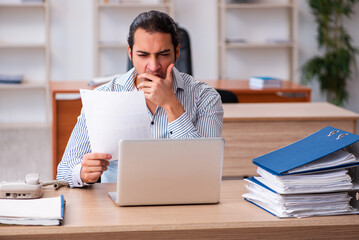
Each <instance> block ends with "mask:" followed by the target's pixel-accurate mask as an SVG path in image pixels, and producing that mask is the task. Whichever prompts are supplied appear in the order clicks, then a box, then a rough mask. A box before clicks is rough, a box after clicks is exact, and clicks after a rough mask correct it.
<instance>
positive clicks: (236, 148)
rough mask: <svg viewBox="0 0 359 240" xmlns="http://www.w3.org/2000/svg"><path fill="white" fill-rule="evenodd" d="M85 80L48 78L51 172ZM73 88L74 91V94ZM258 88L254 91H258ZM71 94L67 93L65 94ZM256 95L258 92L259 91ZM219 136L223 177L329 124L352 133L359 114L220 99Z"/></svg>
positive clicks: (246, 170)
mask: <svg viewBox="0 0 359 240" xmlns="http://www.w3.org/2000/svg"><path fill="white" fill-rule="evenodd" d="M87 83H88V82H87V81H77V82H51V83H50V88H51V96H52V104H53V107H52V111H53V115H52V116H53V126H52V132H53V158H52V159H53V176H54V177H55V176H56V167H57V165H58V163H59V162H60V161H61V158H62V155H63V153H64V150H65V147H66V145H67V141H68V139H69V137H70V134H71V131H72V129H73V127H74V126H75V124H76V121H77V117H78V115H79V114H80V111H81V107H82V105H81V99H80V96H79V89H80V88H83V89H86V88H87V89H91V87H89V86H88V84H87ZM73 94H75V96H73ZM260 94H261V91H258V93H257V96H258V97H259V96H260ZM66 96H69V97H66ZM259 98H260V97H259ZM223 108H224V120H223V131H222V137H224V139H225V140H226V145H225V153H224V165H223V177H243V176H249V175H255V174H256V172H255V167H254V166H252V165H253V164H252V163H251V160H252V159H253V158H255V157H258V156H260V155H263V154H265V153H268V152H270V151H272V150H275V149H276V148H280V147H283V146H285V145H288V144H290V143H293V142H294V141H297V140H299V139H301V138H303V137H305V136H307V135H309V134H311V133H313V132H314V131H317V130H319V129H321V128H323V127H326V126H332V127H336V128H339V129H342V130H344V131H348V132H352V133H355V131H356V125H355V124H356V121H357V119H359V114H356V113H353V112H351V111H348V110H345V109H343V108H340V107H336V106H334V105H331V104H329V103H311V102H302V103H257V104H253V103H240V104H223Z"/></svg>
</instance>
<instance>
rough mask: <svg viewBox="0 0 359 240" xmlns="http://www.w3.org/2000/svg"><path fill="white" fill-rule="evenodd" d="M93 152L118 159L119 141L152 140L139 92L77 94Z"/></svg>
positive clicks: (140, 92) (146, 114)
mask: <svg viewBox="0 0 359 240" xmlns="http://www.w3.org/2000/svg"><path fill="white" fill-rule="evenodd" d="M80 94H81V100H82V105H83V109H84V113H85V117H86V126H87V130H88V135H89V138H90V144H91V148H92V152H99V153H108V154H111V155H112V159H111V160H117V159H118V152H117V151H118V142H119V140H120V139H149V138H152V134H151V127H150V120H149V117H148V113H147V107H146V101H145V96H144V93H143V92H142V91H132V92H106V91H97V90H84V89H81V90H80Z"/></svg>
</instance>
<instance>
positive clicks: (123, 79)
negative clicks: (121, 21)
mask: <svg viewBox="0 0 359 240" xmlns="http://www.w3.org/2000/svg"><path fill="white" fill-rule="evenodd" d="M136 75H137V73H136V71H135V70H134V69H131V70H130V71H128V72H127V73H125V74H124V75H121V76H117V77H116V78H114V79H113V80H112V81H110V82H108V83H106V84H104V85H101V86H99V87H98V88H96V90H99V91H116V92H123V91H135V90H136V87H135V84H134V82H135V78H136ZM173 89H174V92H175V95H176V97H177V99H178V100H179V101H180V102H181V104H182V106H183V108H184V110H185V112H184V113H183V114H182V115H181V116H180V117H179V118H177V119H176V120H175V121H172V122H171V123H169V122H168V119H167V114H166V112H165V111H164V110H163V109H162V108H161V107H157V109H156V111H155V112H154V114H153V115H152V113H151V112H150V111H149V110H148V117H149V119H150V122H151V130H152V137H153V138H201V137H220V136H221V132H222V123H223V108H222V102H221V98H220V96H219V94H218V93H217V91H216V90H214V89H213V88H212V87H210V86H208V85H207V84H205V83H203V82H199V81H195V80H194V79H193V77H192V76H190V75H188V74H185V73H180V72H179V71H178V70H177V69H175V68H173ZM90 152H91V146H90V140H89V137H88V132H87V128H86V118H85V115H84V112H83V110H82V111H81V114H80V116H79V117H78V119H77V123H76V125H75V127H74V129H73V131H72V133H71V136H70V139H69V142H68V144H67V147H66V149H65V153H64V155H63V157H62V160H61V162H60V164H59V165H58V167H57V177H56V178H57V179H59V180H65V181H67V182H69V184H70V186H71V187H82V186H84V183H83V182H82V181H81V178H80V171H81V161H82V157H83V155H85V154H86V153H90ZM116 169H117V161H111V162H110V165H109V167H108V170H107V171H106V172H104V173H103V174H102V176H101V182H116V177H117V170H116Z"/></svg>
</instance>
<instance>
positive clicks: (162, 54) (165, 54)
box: [160, 53, 170, 56]
mask: <svg viewBox="0 0 359 240" xmlns="http://www.w3.org/2000/svg"><path fill="white" fill-rule="evenodd" d="M160 55H161V56H169V55H170V54H169V53H161V54H160Z"/></svg>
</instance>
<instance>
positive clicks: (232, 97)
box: [216, 89, 238, 103]
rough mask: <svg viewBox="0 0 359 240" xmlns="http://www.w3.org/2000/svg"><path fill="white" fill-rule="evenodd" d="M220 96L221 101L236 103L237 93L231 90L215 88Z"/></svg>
mask: <svg viewBox="0 0 359 240" xmlns="http://www.w3.org/2000/svg"><path fill="white" fill-rule="evenodd" d="M216 90H217V92H218V93H219V95H220V96H221V100H222V103H238V98H237V95H236V94H234V93H233V92H231V91H228V90H223V89H216Z"/></svg>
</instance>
